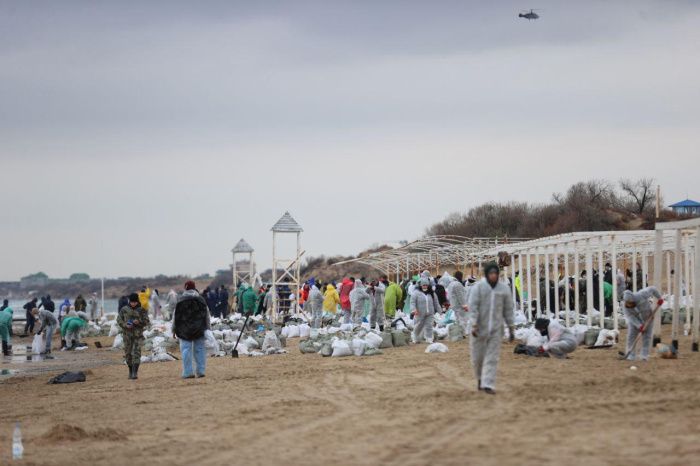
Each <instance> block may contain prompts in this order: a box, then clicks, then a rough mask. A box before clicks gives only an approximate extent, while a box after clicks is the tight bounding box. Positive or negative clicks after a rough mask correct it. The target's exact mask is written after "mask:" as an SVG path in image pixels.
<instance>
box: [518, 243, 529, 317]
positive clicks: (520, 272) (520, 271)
mask: <svg viewBox="0 0 700 466" xmlns="http://www.w3.org/2000/svg"><path fill="white" fill-rule="evenodd" d="M518 277H520V312H522V313H523V315H527V314H525V277H524V276H523V254H522V252H520V253H519V254H518Z"/></svg>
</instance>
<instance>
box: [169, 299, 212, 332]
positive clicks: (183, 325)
mask: <svg viewBox="0 0 700 466" xmlns="http://www.w3.org/2000/svg"><path fill="white" fill-rule="evenodd" d="M208 313H209V310H208V309H207V303H206V302H205V301H204V298H202V297H201V296H184V297H183V298H181V299H180V301H179V302H178V303H177V305H176V306H175V322H173V332H174V333H175V335H177V337H178V338H181V339H183V340H185V341H194V340H199V339H200V338H202V337H203V336H204V332H205V331H206V330H207V314H208Z"/></svg>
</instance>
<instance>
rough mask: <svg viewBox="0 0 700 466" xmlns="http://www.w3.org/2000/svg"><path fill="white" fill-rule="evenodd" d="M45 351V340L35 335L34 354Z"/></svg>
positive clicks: (33, 341)
mask: <svg viewBox="0 0 700 466" xmlns="http://www.w3.org/2000/svg"><path fill="white" fill-rule="evenodd" d="M42 351H44V339H43V338H42V336H41V335H34V339H33V340H32V354H39V353H41V352H42Z"/></svg>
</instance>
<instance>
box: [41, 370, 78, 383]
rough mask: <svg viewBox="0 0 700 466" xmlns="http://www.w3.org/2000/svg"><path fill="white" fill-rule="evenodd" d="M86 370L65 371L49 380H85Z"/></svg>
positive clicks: (71, 381)
mask: <svg viewBox="0 0 700 466" xmlns="http://www.w3.org/2000/svg"><path fill="white" fill-rule="evenodd" d="M85 380H86V379H85V373H84V372H64V373H63V374H60V375H57V376H56V377H54V378H52V379H51V380H49V384H56V383H75V382H85Z"/></svg>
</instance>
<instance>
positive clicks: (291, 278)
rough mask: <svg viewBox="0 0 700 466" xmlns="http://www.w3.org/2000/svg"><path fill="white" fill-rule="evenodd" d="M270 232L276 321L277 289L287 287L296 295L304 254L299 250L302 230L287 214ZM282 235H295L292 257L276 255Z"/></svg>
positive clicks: (277, 306) (277, 309) (277, 307)
mask: <svg viewBox="0 0 700 466" xmlns="http://www.w3.org/2000/svg"><path fill="white" fill-rule="evenodd" d="M270 231H272V303H273V316H272V318H273V320H275V321H276V320H277V317H278V315H279V302H280V296H279V292H278V290H279V288H280V287H281V286H288V287H289V288H290V290H292V291H293V293H295V294H296V293H298V292H299V288H300V287H301V257H302V256H303V255H304V252H305V251H302V249H301V233H302V232H303V231H304V229H303V228H302V227H301V225H299V224H298V223H297V221H296V220H294V217H292V216H291V214H290V213H289V212H285V213H284V215H282V217H281V218H280V219H279V220H278V221H277V223H275V224H274V225H273V226H272V228H271V229H270ZM284 234H287V235H296V252H295V254H294V256H293V257H280V256H279V255H278V247H277V246H278V245H277V240H278V235H284ZM285 299H286V298H285Z"/></svg>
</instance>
